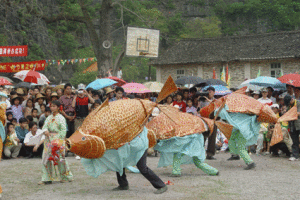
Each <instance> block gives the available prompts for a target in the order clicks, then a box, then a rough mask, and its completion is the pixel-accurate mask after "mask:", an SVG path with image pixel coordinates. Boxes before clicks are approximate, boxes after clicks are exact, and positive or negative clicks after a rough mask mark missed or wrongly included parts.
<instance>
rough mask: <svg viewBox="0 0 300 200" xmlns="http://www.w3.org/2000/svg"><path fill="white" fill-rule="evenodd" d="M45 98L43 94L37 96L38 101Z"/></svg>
mask: <svg viewBox="0 0 300 200" xmlns="http://www.w3.org/2000/svg"><path fill="white" fill-rule="evenodd" d="M44 98H45V97H44V96H43V95H42V94H41V93H38V94H37V95H36V96H35V99H36V100H38V99H44Z"/></svg>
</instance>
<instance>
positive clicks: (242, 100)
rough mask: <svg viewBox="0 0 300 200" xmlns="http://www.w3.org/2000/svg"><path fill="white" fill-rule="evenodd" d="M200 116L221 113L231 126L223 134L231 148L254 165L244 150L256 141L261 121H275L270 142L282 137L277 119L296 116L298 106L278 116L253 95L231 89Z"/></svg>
mask: <svg viewBox="0 0 300 200" xmlns="http://www.w3.org/2000/svg"><path fill="white" fill-rule="evenodd" d="M200 114H201V116H203V117H209V116H210V117H214V118H215V119H216V118H218V117H220V118H221V119H222V120H225V121H226V122H228V123H229V124H231V125H232V126H233V130H232V133H231V134H227V133H226V134H225V133H224V135H225V136H226V137H227V139H228V140H229V142H228V146H229V149H230V152H231V153H233V154H238V155H239V156H240V157H242V158H243V160H244V161H245V163H246V164H247V167H246V168H245V170H249V169H253V168H255V163H254V162H253V160H252V159H251V158H250V156H249V154H248V152H247V151H246V146H251V145H253V144H255V143H256V141H257V137H258V134H259V129H260V123H262V122H266V123H275V130H274V133H273V136H272V139H271V143H270V145H271V146H273V145H275V144H277V143H279V142H281V141H282V140H283V135H282V131H281V126H280V122H286V121H293V120H296V119H297V118H298V115H297V108H296V107H293V108H292V109H290V110H289V111H288V112H287V113H285V114H284V115H283V116H281V117H280V118H279V117H278V116H276V114H275V113H274V112H273V111H272V109H271V108H270V107H269V106H267V105H264V104H262V103H260V102H259V101H257V100H255V99H254V98H252V97H249V96H246V95H244V94H240V93H236V92H235V93H232V94H230V95H227V96H224V97H222V98H220V99H218V100H215V101H213V102H211V103H210V104H209V105H208V106H206V107H204V108H202V109H201V110H200Z"/></svg>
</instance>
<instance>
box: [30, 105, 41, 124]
mask: <svg viewBox="0 0 300 200" xmlns="http://www.w3.org/2000/svg"><path fill="white" fill-rule="evenodd" d="M31 116H32V118H33V122H35V123H39V118H38V110H37V109H36V108H33V109H32V113H31Z"/></svg>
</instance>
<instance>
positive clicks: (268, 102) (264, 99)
mask: <svg viewBox="0 0 300 200" xmlns="http://www.w3.org/2000/svg"><path fill="white" fill-rule="evenodd" d="M261 94H262V97H261V98H259V99H258V101H259V102H260V103H262V104H265V105H268V106H271V105H272V104H273V102H272V100H271V99H269V98H268V89H267V88H263V89H262V90H261Z"/></svg>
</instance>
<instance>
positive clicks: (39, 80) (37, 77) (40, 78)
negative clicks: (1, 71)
mask: <svg viewBox="0 0 300 200" xmlns="http://www.w3.org/2000/svg"><path fill="white" fill-rule="evenodd" d="M14 78H17V79H20V80H21V81H24V82H28V83H35V84H39V85H45V84H49V83H50V81H49V80H48V78H47V77H46V76H45V75H44V74H41V73H39V72H36V71H33V70H22V71H20V72H17V73H15V75H14Z"/></svg>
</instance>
